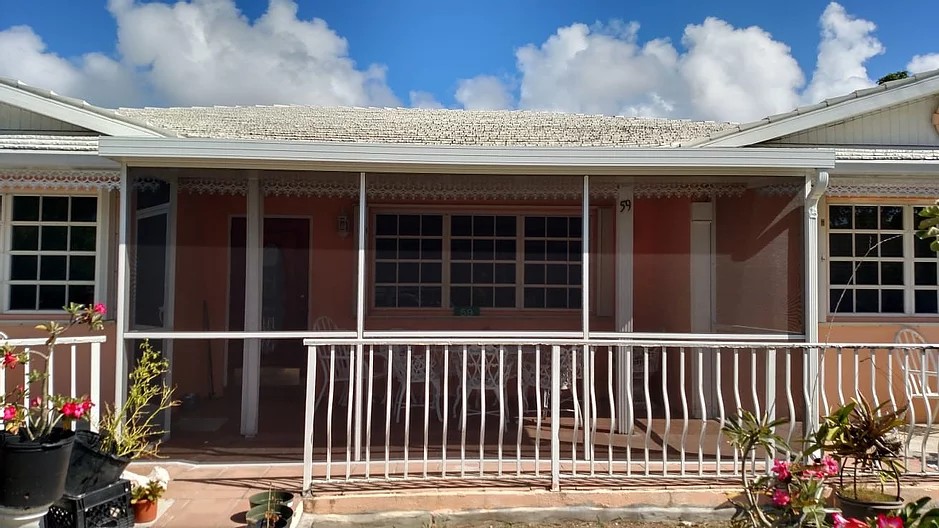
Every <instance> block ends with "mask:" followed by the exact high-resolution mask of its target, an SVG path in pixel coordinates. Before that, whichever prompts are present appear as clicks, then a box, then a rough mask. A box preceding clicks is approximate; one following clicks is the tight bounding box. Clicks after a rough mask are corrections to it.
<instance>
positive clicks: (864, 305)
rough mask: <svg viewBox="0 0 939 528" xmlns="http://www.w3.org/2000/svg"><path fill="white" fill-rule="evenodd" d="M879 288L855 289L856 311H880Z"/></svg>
mask: <svg viewBox="0 0 939 528" xmlns="http://www.w3.org/2000/svg"><path fill="white" fill-rule="evenodd" d="M878 294H879V292H878V291H877V290H855V292H854V295H855V303H856V305H855V307H854V311H856V312H858V313H876V312H877V311H879V307H878V297H879V296H880V295H878Z"/></svg>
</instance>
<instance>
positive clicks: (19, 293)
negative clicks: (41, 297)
mask: <svg viewBox="0 0 939 528" xmlns="http://www.w3.org/2000/svg"><path fill="white" fill-rule="evenodd" d="M10 309H11V310H35V309H36V286H35V285H33V284H14V285H13V286H10Z"/></svg>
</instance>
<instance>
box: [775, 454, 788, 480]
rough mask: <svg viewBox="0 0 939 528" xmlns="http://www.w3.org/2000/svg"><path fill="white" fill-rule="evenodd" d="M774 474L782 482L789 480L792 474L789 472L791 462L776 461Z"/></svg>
mask: <svg viewBox="0 0 939 528" xmlns="http://www.w3.org/2000/svg"><path fill="white" fill-rule="evenodd" d="M773 474H774V475H776V478H777V479H779V480H782V481H787V480H789V478H790V477H792V474H791V473H790V472H789V461H788V460H779V459H776V460H774V461H773Z"/></svg>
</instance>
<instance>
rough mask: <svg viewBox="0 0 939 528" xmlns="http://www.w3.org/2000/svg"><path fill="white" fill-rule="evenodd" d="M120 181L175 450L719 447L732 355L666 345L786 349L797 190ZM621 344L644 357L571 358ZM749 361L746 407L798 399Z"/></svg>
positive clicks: (203, 173) (715, 182) (392, 452)
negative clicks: (680, 425)
mask: <svg viewBox="0 0 939 528" xmlns="http://www.w3.org/2000/svg"><path fill="white" fill-rule="evenodd" d="M362 182H364V184H365V187H364V192H360V191H361V189H362V188H361V184H362ZM127 188H128V191H129V192H128V193H127V198H128V200H127V203H126V207H127V216H126V218H127V233H128V247H129V259H128V276H129V297H128V299H129V303H128V317H129V328H128V332H127V333H126V334H125V337H126V338H127V339H133V340H141V339H144V338H151V339H152V340H154V341H155V342H156V343H157V344H158V347H159V348H161V349H162V350H163V351H164V353H165V354H166V355H167V356H168V357H169V358H170V359H171V363H172V372H171V382H172V383H173V384H174V385H176V387H177V391H178V392H177V394H178V395H179V396H180V397H181V398H183V401H184V404H183V405H182V406H181V407H179V408H177V409H174V410H173V412H172V414H171V415H169V416H167V417H166V423H167V426H168V428H169V430H170V432H171V434H170V440H169V442H168V443H167V451H166V452H167V453H168V454H170V455H171V456H175V454H179V456H183V454H185V455H186V456H187V457H189V458H196V459H200V457H201V458H206V457H208V458H211V457H212V456H215V457H217V458H218V459H224V460H237V459H239V458H247V459H251V458H252V457H256V456H259V457H260V458H261V459H270V458H276V459H281V458H284V457H288V456H293V457H294V459H297V458H298V457H303V456H304V455H303V449H304V447H305V446H304V443H305V440H304V438H305V436H304V425H305V421H306V420H309V419H311V418H312V420H313V422H312V425H311V427H312V431H313V437H314V445H313V447H312V449H313V456H315V458H316V460H325V458H324V457H327V454H328V457H332V456H333V455H334V454H337V453H340V452H342V453H345V450H346V449H347V448H348V449H350V450H352V451H350V452H354V453H355V456H356V457H359V458H361V457H362V456H365V451H366V450H369V451H370V452H371V451H373V450H377V451H379V452H381V454H382V457H389V460H398V461H401V463H403V464H405V467H406V466H407V464H408V463H409V462H406V460H413V459H414V458H415V456H417V455H420V457H424V456H425V455H426V456H427V457H430V458H429V459H438V458H439V459H449V460H456V459H459V458H460V454H461V453H462V454H463V455H464V458H465V453H466V452H467V449H469V450H470V451H472V450H473V449H475V450H476V452H477V454H480V453H481V454H482V455H484V456H482V457H481V458H482V459H484V460H485V459H487V458H488V454H489V453H490V452H491V453H496V454H498V453H502V454H503V455H504V453H505V452H506V451H504V450H505V449H509V448H512V449H513V451H512V453H513V455H512V456H517V457H518V458H519V460H522V459H524V460H534V459H538V457H540V456H541V454H542V450H543V449H549V450H550V446H548V445H547V444H545V443H544V442H546V441H547V436H543V435H549V433H550V431H551V427H552V425H553V424H554V425H556V426H557V427H558V428H559V431H558V432H559V434H561V436H562V437H563V438H566V440H565V441H566V442H569V443H570V446H569V448H570V449H581V448H578V447H576V446H577V445H581V446H582V445H583V444H584V442H586V441H589V442H591V443H592V442H595V441H601V439H605V440H602V442H603V445H605V446H607V447H609V448H610V449H613V450H619V451H618V452H621V453H623V454H624V456H626V455H625V453H626V452H628V451H629V452H630V453H631V451H630V450H631V449H641V448H645V449H650V448H652V447H653V446H652V444H649V446H645V444H644V443H642V442H640V444H636V445H633V444H635V442H637V441H638V440H636V438H638V437H635V434H636V431H642V432H643V433H644V434H645V433H646V432H647V433H648V438H649V439H650V441H652V442H653V443H654V442H658V444H656V445H658V449H659V451H660V452H665V453H667V452H670V451H671V450H673V449H674V448H675V446H673V445H671V443H670V442H671V441H665V440H662V435H663V434H666V435H668V434H671V432H673V431H674V428H673V427H674V426H673V421H674V420H676V419H678V420H687V421H690V422H689V423H691V422H694V423H695V424H697V425H695V426H694V427H697V429H695V431H696V432H697V433H700V434H702V435H705V436H707V435H711V434H712V433H714V432H715V431H716V430H717V428H716V427H714V426H713V423H710V425H707V424H709V422H708V421H707V420H708V419H715V418H716V417H718V416H719V415H720V414H721V412H722V411H721V410H720V405H722V404H724V403H727V404H728V405H730V403H732V402H731V400H726V401H725V398H726V394H729V392H724V393H722V391H729V390H730V388H731V387H732V385H733V383H734V380H733V378H732V377H729V376H728V373H727V369H728V368H730V367H729V365H731V364H733V362H732V361H731V359H730V358H731V355H733V353H732V351H730V349H727V350H726V351H722V352H721V354H705V353H697V352H696V351H698V350H699V347H691V346H681V345H676V346H675V347H670V346H669V345H668V341H675V342H681V341H682V340H688V339H690V338H691V337H693V336H694V337H695V338H697V339H699V340H700V339H704V342H711V341H715V340H724V341H727V342H730V341H737V342H741V343H756V342H759V343H764V344H765V343H781V344H782V343H791V342H798V341H801V340H804V316H803V314H804V310H803V300H802V297H803V282H804V277H803V260H804V258H803V244H804V242H803V206H802V204H803V196H802V191H803V188H804V177H803V176H801V175H799V176H792V177H782V176H773V177H756V176H743V175H741V176H734V177H724V178H714V177H689V176H682V177H681V178H678V177H675V178H668V177H663V176H656V177H642V176H630V177H629V178H625V177H623V178H620V177H612V176H596V177H578V176H554V175H537V174H532V175H464V174H460V175H447V174H442V175H441V174H385V173H334V172H290V171H256V170H223V169H166V168H130V169H128V187H127ZM585 191H586V193H585ZM361 226H365V229H364V230H362V229H361ZM358 284H362V285H363V287H362V288H361V289H360V288H358V286H357V285H358ZM627 337H629V338H633V339H635V338H643V337H645V338H648V339H654V340H657V341H656V343H658V344H656V345H655V346H652V345H649V346H647V347H645V348H644V349H642V348H635V349H630V352H629V355H626V352H624V351H625V350H626V349H625V348H624V347H621V346H601V347H588V349H584V347H583V343H582V342H578V341H577V340H584V339H588V338H589V339H624V338H627ZM305 339H306V340H310V339H313V340H317V341H316V343H315V346H313V345H310V343H311V342H310V341H307V342H306V343H305V342H304V340H305ZM323 340H326V341H323ZM329 340H338V341H329ZM357 340H358V341H357ZM363 340H364V341H363ZM460 340H462V341H460ZM447 342H452V347H448V346H447ZM308 345H310V346H308ZM555 345H557V346H559V347H561V348H560V349H559V350H558V351H557V352H556V355H557V362H558V363H557V365H554V363H552V361H553V359H552V354H555V352H554V346H555ZM311 350H313V353H311ZM585 350H586V351H585ZM700 350H702V351H703V350H706V348H701V349H700ZM761 350H762V349H761ZM743 351H744V350H743V349H741V353H740V355H739V357H738V358H737V361H738V363H737V367H738V368H739V369H742V370H741V372H743V371H744V370H745V371H746V372H747V375H751V374H752V383H753V384H754V387H755V388H754V389H753V390H750V391H748V393H747V394H744V395H742V396H741V397H742V398H743V399H742V400H741V402H742V403H743V404H746V402H755V401H757V400H760V399H765V398H768V397H770V396H772V398H775V397H776V396H777V393H778V395H780V396H781V395H784V394H786V391H787V388H786V384H788V385H789V386H791V387H801V373H802V362H801V361H802V360H801V357H796V356H793V357H792V358H788V359H787V362H786V363H785V365H788V366H789V367H791V376H790V377H789V378H787V381H785V382H783V381H782V380H781V379H777V378H774V373H775V372H776V368H777V365H776V364H775V363H773V362H771V361H769V360H767V359H765V358H762V357H756V356H754V357H750V356H748V355H747V354H749V352H747V354H744V353H743ZM783 365H784V363H783V362H782V360H780V362H779V365H778V366H779V368H780V369H781V368H782V366H783ZM555 370H557V371H558V376H559V378H560V379H562V380H563V382H562V383H561V387H560V388H559V390H560V401H559V407H558V409H556V410H557V411H558V413H560V414H557V413H554V410H555V409H552V408H551V407H550V404H551V400H552V397H553V393H554V391H553V390H552V388H551V387H550V386H547V385H549V384H550V381H551V372H553V371H555ZM310 380H312V385H310ZM771 380H772V381H774V383H769V384H768V382H769V381H771ZM311 387H312V389H311ZM767 387H771V388H770V389H768V388H767ZM311 390H312V392H311ZM800 390H801V389H800ZM464 392H465V394H464ZM769 392H772V393H773V394H769ZM797 392H798V391H797ZM802 407H803V404H802V400H800V398H799V397H796V399H795V400H794V401H793V409H796V411H794V412H796V413H797V414H798V415H799V416H801V412H802V411H801V410H800V409H801V408H802ZM551 416H556V417H557V419H555V420H552V419H551ZM369 420H372V427H373V428H374V427H377V426H378V425H381V428H380V431H379V429H372V430H371V431H372V433H374V434H372V435H371V436H369V437H367V435H366V429H367V428H366V422H368V421H369ZM589 420H592V421H591V422H590V423H592V424H594V428H595V430H594V431H586V430H585V423H587V421H589ZM552 422H553V423H552ZM702 427H703V429H702ZM379 432H380V433H381V434H379ZM585 435H586V436H585ZM244 437H251V438H253V440H252V441H251V442H252V443H250V444H246V443H245V440H244ZM425 437H426V438H437V439H438V440H439V441H435V442H433V443H431V444H428V443H426V442H425ZM642 438H645V436H643V437H642ZM656 438H658V439H659V440H654V439H656ZM663 442H664V443H663ZM247 445H253V446H255V448H257V450H256V451H254V452H253V453H251V452H248V451H246V450H245V446H247ZM591 445H594V444H591ZM206 446H212V449H208V448H207V447H206ZM415 446H421V447H415ZM637 446H639V447H637ZM415 449H417V451H414V450H415ZM653 450H654V449H653ZM425 451H426V453H425ZM536 453H538V454H537V455H536ZM629 456H630V457H631V456H632V453H631V454H630V455H629ZM266 457H267V458H266ZM420 457H418V458H420Z"/></svg>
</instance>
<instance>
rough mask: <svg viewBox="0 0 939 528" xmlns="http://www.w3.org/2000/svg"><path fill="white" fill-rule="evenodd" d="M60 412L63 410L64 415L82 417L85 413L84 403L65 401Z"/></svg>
mask: <svg viewBox="0 0 939 528" xmlns="http://www.w3.org/2000/svg"><path fill="white" fill-rule="evenodd" d="M59 412H61V413H62V415H63V416H66V417H68V418H76V419H77V418H81V417H82V414H84V411H83V410H82V404H80V403H77V402H72V401H70V402H65V403H63V404H62V408H61V409H60V410H59Z"/></svg>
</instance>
